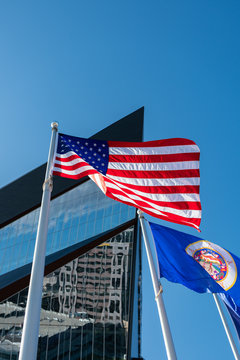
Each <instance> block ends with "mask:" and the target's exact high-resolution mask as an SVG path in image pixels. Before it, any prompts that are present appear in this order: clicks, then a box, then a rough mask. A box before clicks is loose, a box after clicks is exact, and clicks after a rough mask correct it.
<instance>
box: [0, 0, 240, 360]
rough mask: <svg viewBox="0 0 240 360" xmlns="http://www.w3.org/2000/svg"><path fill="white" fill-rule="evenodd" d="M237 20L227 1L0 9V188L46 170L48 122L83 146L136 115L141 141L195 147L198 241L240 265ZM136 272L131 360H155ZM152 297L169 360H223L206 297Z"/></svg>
mask: <svg viewBox="0 0 240 360" xmlns="http://www.w3.org/2000/svg"><path fill="white" fill-rule="evenodd" d="M239 18H240V3H239V1H237V0H236V1H233V0H229V1H228V2H226V1H222V0H219V1H213V0H207V1H206V0H203V1H198V2H197V1H187V0H183V1H177V0H172V1H162V0H159V1H156V0H153V1H148V2H147V1H142V0H138V1H135V0H133V1H124V0H123V1H121V2H120V1H101V2H100V1H81V0H79V1H76V0H72V1H56V0H52V1H45V0H43V1H41V2H31V1H25V0H23V1H21V2H18V1H6V0H5V1H2V2H1V4H0V53H1V56H0V124H1V132H0V147H1V154H2V158H1V162H2V172H1V181H0V186H4V185H6V184H8V183H9V182H11V181H13V180H15V179H16V178H18V177H20V176H22V175H23V174H25V173H26V172H28V171H30V170H32V169H33V168H35V167H37V166H39V165H41V164H42V163H44V162H45V161H46V159H47V154H48V148H49V140H50V134H51V130H50V123H51V122H52V121H58V122H59V129H60V131H61V132H65V133H67V134H72V135H75V136H81V137H88V136H91V135H92V134H94V133H96V132H97V131H99V130H101V129H102V128H104V127H105V126H108V125H110V124H111V123H112V122H114V121H116V120H118V119H120V118H121V117H123V116H125V115H127V114H129V113H131V112H132V111H134V110H136V109H138V108H139V107H141V106H145V125H144V138H145V140H146V141H147V140H156V139H164V138H171V137H185V138H189V139H192V140H194V141H195V142H196V143H197V144H198V145H199V147H200V149H201V162H200V171H201V201H202V207H203V217H202V224H201V230H202V233H201V236H202V237H204V238H205V239H207V240H209V241H212V242H215V243H217V244H219V245H221V246H223V247H225V248H227V249H229V250H230V251H232V252H233V253H235V254H236V255H238V256H240V246H239V235H238V225H237V224H238V223H239V209H238V202H239V200H240V195H239V189H238V186H237V184H238V182H239V177H240V176H239V175H240V173H239V166H238V164H239V119H240V108H239V100H240V67H239V57H240V40H239V39H240V37H239V34H240V22H239ZM126 131H127V130H126ZM152 220H153V219H152ZM156 222H158V223H161V224H163V225H165V226H170V227H174V228H175V229H177V230H180V231H185V232H188V233H190V234H194V235H196V236H198V233H197V232H196V231H195V230H194V229H190V228H189V229H188V228H184V227H183V226H180V225H173V224H170V223H169V224H168V223H163V222H161V221H160V220H159V221H158V220H156ZM143 267H144V269H143V325H142V355H143V357H144V358H145V359H146V360H155V359H160V358H161V359H166V355H165V349H164V345H163V340H162V333H161V329H160V325H159V320H158V314H157V308H156V306H155V304H154V302H155V301H154V294H153V290H152V287H151V279H150V275H149V269H148V265H147V261H146V256H145V252H144V255H143ZM163 286H164V301H165V305H166V309H167V313H168V316H169V321H170V325H171V329H172V333H173V338H174V341H175V346H176V351H177V354H178V358H179V359H184V360H192V359H195V360H198V359H202V358H203V357H204V358H206V359H211V358H214V359H216V358H219V359H231V358H232V353H231V350H230V347H229V345H228V342H227V339H226V336H225V333H224V330H223V326H222V324H221V322H220V318H219V316H218V313H217V310H216V307H215V304H214V301H213V298H212V296H211V295H207V294H205V295H199V294H197V293H193V292H192V291H190V290H188V289H185V288H183V287H182V286H180V285H176V284H171V283H169V282H167V281H164V280H163ZM239 291H240V290H239Z"/></svg>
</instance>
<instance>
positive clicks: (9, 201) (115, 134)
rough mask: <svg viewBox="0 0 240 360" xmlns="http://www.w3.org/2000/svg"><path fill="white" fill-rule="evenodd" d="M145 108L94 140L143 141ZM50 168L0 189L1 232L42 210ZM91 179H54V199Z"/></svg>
mask: <svg viewBox="0 0 240 360" xmlns="http://www.w3.org/2000/svg"><path fill="white" fill-rule="evenodd" d="M143 117H144V108H143V107H142V108H140V109H138V110H137V111H135V112H133V113H131V114H129V115H127V116H126V117H124V118H122V119H121V120H118V121H116V122H115V123H113V124H112V125H110V126H108V127H106V128H105V129H103V130H101V131H100V132H98V133H97V134H95V135H93V136H92V138H95V139H99V140H102V139H104V140H115V141H118V140H119V141H142V139H143ZM45 169H46V164H43V165H41V166H39V167H37V168H36V169H34V170H32V171H31V172H29V173H27V174H25V175H24V176H22V177H21V178H19V179H17V180H15V181H13V182H12V183H10V184H9V185H7V186H5V187H3V188H2V189H0V204H1V206H0V228H1V227H3V226H5V225H7V224H9V223H11V222H12V221H14V220H16V219H18V218H19V217H21V216H23V215H25V214H27V213H29V212H31V211H32V210H34V209H36V208H38V207H39V206H40V202H41V197H42V184H43V181H44V177H45ZM87 179H88V178H83V179H80V180H71V179H66V178H62V177H58V176H56V177H54V187H53V192H52V199H53V198H55V197H57V196H59V195H61V194H63V193H64V192H66V191H68V190H70V189H72V188H74V187H75V186H78V185H79V184H81V183H82V182H84V181H86V180H87Z"/></svg>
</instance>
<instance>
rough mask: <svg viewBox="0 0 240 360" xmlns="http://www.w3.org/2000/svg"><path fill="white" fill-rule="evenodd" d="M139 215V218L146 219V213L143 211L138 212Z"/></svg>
mask: <svg viewBox="0 0 240 360" xmlns="http://www.w3.org/2000/svg"><path fill="white" fill-rule="evenodd" d="M137 213H138V216H139V218H141V219H145V218H144V213H143V212H142V210H140V209H138V210H137Z"/></svg>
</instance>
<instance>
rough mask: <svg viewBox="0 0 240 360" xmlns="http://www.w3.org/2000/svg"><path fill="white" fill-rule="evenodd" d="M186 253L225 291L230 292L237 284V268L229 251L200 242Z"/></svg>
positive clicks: (192, 245)
mask: <svg viewBox="0 0 240 360" xmlns="http://www.w3.org/2000/svg"><path fill="white" fill-rule="evenodd" d="M185 251H186V252H187V254H188V255H190V256H192V257H193V259H194V260H195V261H197V262H198V263H199V264H200V265H201V266H202V267H203V268H204V269H205V270H206V271H207V272H208V274H209V275H210V276H211V277H212V278H213V279H214V280H215V281H216V282H217V283H218V284H219V285H220V286H221V287H222V288H223V289H224V290H226V291H227V290H229V289H230V288H231V287H232V286H233V285H234V284H235V282H236V279H237V267H236V264H235V262H234V260H233V258H232V256H231V254H229V252H228V251H226V250H225V249H223V248H222V247H220V246H218V245H216V244H213V243H211V242H209V241H205V240H200V241H196V242H194V243H192V244H189V245H188V246H187V247H186V249H185Z"/></svg>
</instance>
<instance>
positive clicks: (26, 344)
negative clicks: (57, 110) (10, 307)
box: [19, 122, 58, 360]
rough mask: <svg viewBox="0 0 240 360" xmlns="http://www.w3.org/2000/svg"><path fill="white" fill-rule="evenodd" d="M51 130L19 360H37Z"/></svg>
mask: <svg viewBox="0 0 240 360" xmlns="http://www.w3.org/2000/svg"><path fill="white" fill-rule="evenodd" d="M51 127H52V137H51V143H50V148H49V154H48V162H47V169H46V175H45V181H44V183H43V194H42V203H41V208H40V214H39V220H38V229H37V237H36V243H35V249H34V256H33V263H32V271H31V279H30V285H29V291H28V299H27V306H26V312H25V318H24V325H23V333H22V340H21V346H20V353H19V360H34V359H36V357H37V347H38V334H39V323H40V312H41V305H42V286H43V276H44V267H45V253H46V242H47V230H48V215H49V207H50V198H51V192H52V187H53V183H52V168H53V161H54V156H55V150H56V144H57V131H58V123H56V122H53V123H52V124H51Z"/></svg>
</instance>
